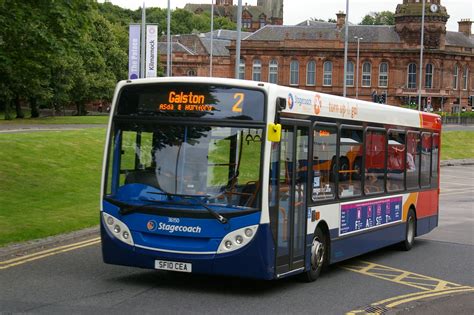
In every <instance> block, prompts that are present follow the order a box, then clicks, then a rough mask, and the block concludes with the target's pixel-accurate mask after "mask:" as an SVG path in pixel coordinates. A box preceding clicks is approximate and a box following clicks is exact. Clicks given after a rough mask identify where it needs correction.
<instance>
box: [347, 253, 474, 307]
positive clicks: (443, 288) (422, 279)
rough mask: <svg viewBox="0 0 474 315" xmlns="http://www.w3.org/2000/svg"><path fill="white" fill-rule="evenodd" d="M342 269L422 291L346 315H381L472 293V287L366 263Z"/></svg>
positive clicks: (359, 262) (357, 263) (362, 262)
mask: <svg viewBox="0 0 474 315" xmlns="http://www.w3.org/2000/svg"><path fill="white" fill-rule="evenodd" d="M342 268H343V269H346V270H349V271H352V272H357V273H360V274H363V275H366V276H370V277H374V278H378V279H382V280H385V281H390V282H394V283H398V284H402V285H406V286H409V287H414V288H417V289H420V290H422V291H419V292H415V293H410V294H405V295H399V296H395V297H391V298H388V299H385V300H381V301H378V302H375V303H371V304H370V305H368V306H367V307H364V308H363V309H359V310H353V311H350V312H348V313H347V315H363V314H383V313H385V312H386V311H388V310H390V309H391V308H394V307H397V306H399V305H401V304H405V303H409V302H413V301H417V300H422V299H426V298H431V297H437V296H443V295H453V294H457V293H466V292H474V287H470V286H464V285H461V284H457V283H453V282H449V281H445V280H441V279H438V278H433V277H428V276H425V275H420V274H417V273H413V272H410V271H405V270H402V269H397V268H393V267H389V266H384V265H379V264H376V263H372V262H368V261H353V262H351V263H350V264H346V265H343V266H342Z"/></svg>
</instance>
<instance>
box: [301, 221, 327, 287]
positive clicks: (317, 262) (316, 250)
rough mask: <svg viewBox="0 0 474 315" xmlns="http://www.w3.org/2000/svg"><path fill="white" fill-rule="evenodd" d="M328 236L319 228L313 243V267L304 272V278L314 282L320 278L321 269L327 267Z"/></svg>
mask: <svg viewBox="0 0 474 315" xmlns="http://www.w3.org/2000/svg"><path fill="white" fill-rule="evenodd" d="M328 245H329V244H328V237H327V235H326V234H325V233H324V232H323V230H322V229H321V228H319V227H318V228H317V229H316V232H315V233H314V237H313V243H312V244H311V269H310V270H308V271H306V272H305V273H304V274H303V280H304V281H306V282H313V281H315V280H316V279H318V278H319V275H320V274H321V271H322V270H323V269H324V268H326V267H327V265H328V262H329V257H328V252H329V251H328V248H329V246H328Z"/></svg>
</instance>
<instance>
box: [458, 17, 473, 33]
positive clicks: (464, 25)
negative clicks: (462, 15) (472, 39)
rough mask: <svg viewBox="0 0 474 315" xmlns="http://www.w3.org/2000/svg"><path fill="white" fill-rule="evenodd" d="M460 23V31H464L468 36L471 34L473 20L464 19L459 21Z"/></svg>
mask: <svg viewBox="0 0 474 315" xmlns="http://www.w3.org/2000/svg"><path fill="white" fill-rule="evenodd" d="M458 24H459V31H458V32H460V33H464V35H466V36H468V37H469V36H471V25H472V21H471V20H470V19H462V20H461V21H459V22H458Z"/></svg>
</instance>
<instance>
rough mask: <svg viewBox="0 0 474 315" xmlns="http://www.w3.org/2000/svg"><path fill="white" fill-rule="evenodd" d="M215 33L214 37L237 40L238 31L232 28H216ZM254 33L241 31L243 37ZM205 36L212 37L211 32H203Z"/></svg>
mask: <svg viewBox="0 0 474 315" xmlns="http://www.w3.org/2000/svg"><path fill="white" fill-rule="evenodd" d="M213 34H214V39H227V40H236V39H237V31H232V30H215V31H214V32H213ZM251 34H252V33H251V32H241V36H242V38H245V37H247V36H250V35H251ZM202 35H204V37H207V38H210V37H211V32H207V33H204V34H202Z"/></svg>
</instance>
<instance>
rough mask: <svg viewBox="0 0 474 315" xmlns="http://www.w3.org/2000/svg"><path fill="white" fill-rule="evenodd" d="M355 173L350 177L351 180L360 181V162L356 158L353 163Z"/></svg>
mask: <svg viewBox="0 0 474 315" xmlns="http://www.w3.org/2000/svg"><path fill="white" fill-rule="evenodd" d="M353 169H354V171H355V173H354V175H353V176H352V179H354V180H360V179H361V178H362V160H361V159H360V158H357V159H356V160H355V161H354V167H353Z"/></svg>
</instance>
